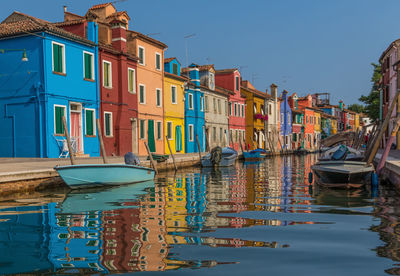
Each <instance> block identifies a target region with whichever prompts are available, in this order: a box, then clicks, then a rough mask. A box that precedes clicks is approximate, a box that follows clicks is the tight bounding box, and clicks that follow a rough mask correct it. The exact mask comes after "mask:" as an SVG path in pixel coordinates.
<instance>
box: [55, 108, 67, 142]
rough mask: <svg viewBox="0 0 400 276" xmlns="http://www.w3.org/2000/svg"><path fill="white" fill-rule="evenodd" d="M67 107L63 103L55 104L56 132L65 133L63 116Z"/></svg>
mask: <svg viewBox="0 0 400 276" xmlns="http://www.w3.org/2000/svg"><path fill="white" fill-rule="evenodd" d="M65 110H66V107H65V106H62V105H55V106H54V134H60V135H63V134H64V125H63V121H62V120H63V117H64V116H65Z"/></svg>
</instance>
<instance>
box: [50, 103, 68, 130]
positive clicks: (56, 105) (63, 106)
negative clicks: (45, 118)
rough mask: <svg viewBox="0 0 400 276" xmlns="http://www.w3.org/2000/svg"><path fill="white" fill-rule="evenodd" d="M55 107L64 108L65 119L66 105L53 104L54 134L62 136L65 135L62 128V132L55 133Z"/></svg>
mask: <svg viewBox="0 0 400 276" xmlns="http://www.w3.org/2000/svg"><path fill="white" fill-rule="evenodd" d="M56 107H62V108H64V116H65V119H67V106H66V105H60V104H55V105H53V120H54V135H62V136H64V135H65V129H64V134H61V133H56Z"/></svg>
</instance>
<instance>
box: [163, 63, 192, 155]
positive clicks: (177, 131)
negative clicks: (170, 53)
mask: <svg viewBox="0 0 400 276" xmlns="http://www.w3.org/2000/svg"><path fill="white" fill-rule="evenodd" d="M180 66H181V65H180V63H179V62H178V60H177V59H176V58H168V59H165V60H164V127H165V136H166V139H168V141H169V145H170V146H171V151H172V153H174V154H175V153H185V141H184V137H185V83H186V82H187V81H188V78H186V77H184V76H181V75H180V74H181V67H180ZM164 138H165V137H164ZM165 153H166V154H170V153H171V152H170V150H169V148H168V144H167V140H165Z"/></svg>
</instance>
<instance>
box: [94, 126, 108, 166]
mask: <svg viewBox="0 0 400 276" xmlns="http://www.w3.org/2000/svg"><path fill="white" fill-rule="evenodd" d="M96 126H97V135H98V136H99V142H100V150H101V155H102V156H103V163H104V164H107V163H108V160H107V156H106V149H105V148H104V141H103V135H102V134H103V133H102V132H101V125H100V120H99V119H96Z"/></svg>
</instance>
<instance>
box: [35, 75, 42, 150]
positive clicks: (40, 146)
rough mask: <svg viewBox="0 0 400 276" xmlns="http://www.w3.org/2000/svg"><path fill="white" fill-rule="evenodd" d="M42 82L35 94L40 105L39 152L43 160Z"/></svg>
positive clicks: (37, 86) (38, 84) (37, 85)
mask: <svg viewBox="0 0 400 276" xmlns="http://www.w3.org/2000/svg"><path fill="white" fill-rule="evenodd" d="M40 86H41V84H40V82H38V83H37V84H36V85H35V92H36V100H37V105H38V113H39V152H40V158H43V136H42V132H43V123H42V107H41V104H40V91H39V89H40Z"/></svg>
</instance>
